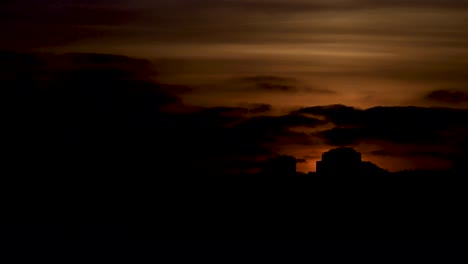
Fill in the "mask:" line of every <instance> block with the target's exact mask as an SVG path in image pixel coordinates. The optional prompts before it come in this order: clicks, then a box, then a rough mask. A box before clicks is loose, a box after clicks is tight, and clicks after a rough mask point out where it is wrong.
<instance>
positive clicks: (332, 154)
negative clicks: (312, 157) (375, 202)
mask: <svg viewBox="0 0 468 264" xmlns="http://www.w3.org/2000/svg"><path fill="white" fill-rule="evenodd" d="M316 164H317V175H318V176H331V177H346V176H377V175H384V174H386V173H387V171H385V170H384V169H381V168H379V167H378V166H377V165H375V164H373V163H371V162H368V161H365V162H363V161H362V155H361V153H359V152H357V151H356V150H355V149H353V148H346V147H342V148H337V149H332V150H330V151H328V152H325V153H323V155H322V160H321V161H317V163H316Z"/></svg>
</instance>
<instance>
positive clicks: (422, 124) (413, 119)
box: [295, 105, 468, 146]
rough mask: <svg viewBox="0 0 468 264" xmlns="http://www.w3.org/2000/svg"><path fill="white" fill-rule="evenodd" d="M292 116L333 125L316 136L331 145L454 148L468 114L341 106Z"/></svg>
mask: <svg viewBox="0 0 468 264" xmlns="http://www.w3.org/2000/svg"><path fill="white" fill-rule="evenodd" d="M295 113H301V114H311V115H315V116H322V117H323V118H325V119H326V120H328V121H329V122H331V123H333V124H335V125H336V127H335V128H332V129H329V130H326V131H322V132H318V133H317V135H318V136H319V137H321V138H324V139H325V140H326V142H327V144H330V145H338V146H344V145H357V144H359V143H361V142H365V141H368V140H383V141H386V142H392V143H401V144H440V145H443V144H456V143H455V142H454V141H458V140H460V139H461V138H462V133H464V132H463V131H464V130H465V129H466V128H467V127H468V121H467V120H468V118H467V117H468V111H467V110H463V109H450V108H422V107H375V108H370V109H366V110H361V109H356V108H352V107H347V106H342V105H332V106H318V107H310V108H304V109H301V110H299V111H296V112H295Z"/></svg>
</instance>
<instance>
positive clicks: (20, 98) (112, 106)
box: [0, 53, 324, 174]
mask: <svg viewBox="0 0 468 264" xmlns="http://www.w3.org/2000/svg"><path fill="white" fill-rule="evenodd" d="M1 56H2V58H5V59H4V60H2V63H1V68H2V69H5V70H9V72H8V74H4V75H1V79H0V82H1V83H2V87H4V89H2V93H3V94H2V95H3V96H2V100H4V102H3V103H4V105H5V106H6V107H7V108H8V109H9V111H8V113H9V114H8V115H7V117H6V119H5V120H6V121H5V126H6V127H7V128H8V129H7V131H6V134H7V136H5V137H4V138H3V140H4V142H5V144H6V146H7V147H6V149H7V150H9V151H11V152H12V153H13V154H12V155H11V156H12V158H13V157H21V158H22V159H23V161H24V162H35V164H36V162H37V163H38V164H42V165H41V166H43V167H44V166H52V165H53V164H55V163H56V162H58V163H61V164H63V165H60V166H59V167H60V168H63V167H62V166H68V167H70V168H73V167H77V166H81V167H82V169H85V168H88V169H89V167H88V166H91V165H92V164H94V165H96V166H98V167H100V168H101V169H103V168H105V167H109V166H114V168H113V170H114V169H115V170H119V169H118V168H120V169H121V170H122V171H127V172H129V171H132V170H134V171H141V172H142V171H145V170H148V169H149V170H150V171H153V172H154V171H155V170H156V171H159V172H160V173H162V172H177V173H182V174H184V173H196V172H203V173H214V172H217V173H219V172H226V171H236V170H251V169H255V168H257V169H258V168H260V167H261V162H262V161H263V160H266V159H267V158H268V157H271V156H272V155H275V151H274V149H275V148H276V147H277V146H278V145H282V144H310V137H309V135H307V134H306V133H300V132H294V131H292V130H291V129H292V128H297V127H316V126H319V125H321V124H323V123H324V122H323V121H321V120H318V119H315V118H310V117H306V116H303V115H299V114H295V115H285V116H257V115H258V114H260V113H266V112H268V111H269V110H270V108H271V107H270V106H269V105H253V106H249V107H189V106H186V105H184V104H183V103H182V101H181V100H180V99H179V98H178V96H177V95H175V94H169V93H167V91H169V90H171V89H167V87H166V86H167V85H165V84H161V83H158V82H155V81H154V80H153V78H154V73H155V71H154V69H153V68H152V66H151V64H149V63H148V62H147V61H145V60H138V59H132V58H128V57H123V56H114V55H105V54H81V53H80V54H78V53H74V54H64V55H54V54H20V53H2V54H1ZM15 65H16V66H15ZM20 66H22V67H20ZM168 106H172V107H170V108H168ZM168 109H169V110H168ZM174 109H175V110H176V111H172V110H174ZM252 114H255V115H254V117H251V115H252ZM24 153H28V154H27V155H26V154H24ZM78 164H82V165H78ZM182 164H183V165H182ZM149 165H151V166H155V168H149V167H148V166H149Z"/></svg>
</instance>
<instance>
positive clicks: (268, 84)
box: [241, 76, 298, 92]
mask: <svg viewBox="0 0 468 264" xmlns="http://www.w3.org/2000/svg"><path fill="white" fill-rule="evenodd" d="M241 81H242V82H245V83H248V84H251V85H253V86H254V88H255V89H256V90H260V91H270V92H276V91H277V92H297V91H298V89H297V87H296V83H297V80H296V79H294V78H285V77H278V76H249V77H244V78H241Z"/></svg>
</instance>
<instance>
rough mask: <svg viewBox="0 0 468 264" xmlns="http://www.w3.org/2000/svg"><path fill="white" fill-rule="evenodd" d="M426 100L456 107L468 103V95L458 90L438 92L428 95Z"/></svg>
mask: <svg viewBox="0 0 468 264" xmlns="http://www.w3.org/2000/svg"><path fill="white" fill-rule="evenodd" d="M424 99H426V100H431V101H437V102H442V103H449V104H455V105H456V104H462V103H468V93H466V92H464V91H458V90H436V91H432V92H430V93H429V94H427V95H426V96H425V97H424Z"/></svg>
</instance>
